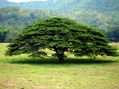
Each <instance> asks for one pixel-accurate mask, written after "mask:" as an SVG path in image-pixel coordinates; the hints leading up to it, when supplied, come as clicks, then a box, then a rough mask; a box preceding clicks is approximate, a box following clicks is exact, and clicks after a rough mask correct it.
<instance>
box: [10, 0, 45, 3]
mask: <svg viewBox="0 0 119 89" xmlns="http://www.w3.org/2000/svg"><path fill="white" fill-rule="evenodd" d="M8 1H9V2H16V3H20V2H30V1H47V0H8Z"/></svg>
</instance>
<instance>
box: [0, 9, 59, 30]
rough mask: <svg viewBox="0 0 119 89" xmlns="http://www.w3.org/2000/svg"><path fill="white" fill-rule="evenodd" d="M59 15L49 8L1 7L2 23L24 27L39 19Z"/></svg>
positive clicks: (0, 21) (0, 18)
mask: <svg viewBox="0 0 119 89" xmlns="http://www.w3.org/2000/svg"><path fill="white" fill-rule="evenodd" d="M53 16H58V13H56V12H52V11H48V10H40V9H39V10H28V9H23V8H20V7H5V8H0V25H6V26H15V27H18V28H20V29H23V28H24V27H25V26H27V25H29V24H31V23H32V22H35V21H36V20H39V19H45V18H49V17H53Z"/></svg>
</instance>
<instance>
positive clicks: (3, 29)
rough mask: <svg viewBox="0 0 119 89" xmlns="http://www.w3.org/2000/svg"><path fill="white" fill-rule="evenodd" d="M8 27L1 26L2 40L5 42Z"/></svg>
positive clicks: (0, 35)
mask: <svg viewBox="0 0 119 89" xmlns="http://www.w3.org/2000/svg"><path fill="white" fill-rule="evenodd" d="M7 33H8V29H7V28H6V27H4V26H3V27H2V26H0V42H4V40H5V37H6V34H7Z"/></svg>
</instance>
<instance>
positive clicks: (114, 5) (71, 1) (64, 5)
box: [0, 0, 119, 12]
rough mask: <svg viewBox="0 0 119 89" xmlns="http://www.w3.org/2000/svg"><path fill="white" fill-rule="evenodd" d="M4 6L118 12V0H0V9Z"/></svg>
mask: <svg viewBox="0 0 119 89" xmlns="http://www.w3.org/2000/svg"><path fill="white" fill-rule="evenodd" d="M5 6H20V7H22V8H27V9H50V10H59V11H69V10H76V9H86V10H96V11H101V12H110V11H118V12H119V10H118V9H119V0H46V1H32V2H22V3H13V2H8V1H7V0H0V7H5Z"/></svg>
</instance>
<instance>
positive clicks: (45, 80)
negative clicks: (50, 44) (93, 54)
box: [0, 43, 119, 89]
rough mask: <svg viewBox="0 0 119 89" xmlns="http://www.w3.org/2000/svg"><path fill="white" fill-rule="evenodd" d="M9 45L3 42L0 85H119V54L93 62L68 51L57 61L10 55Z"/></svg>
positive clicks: (70, 88) (7, 88)
mask: <svg viewBox="0 0 119 89" xmlns="http://www.w3.org/2000/svg"><path fill="white" fill-rule="evenodd" d="M7 45H8V44H6V43H1V44H0V89H119V61H118V59H119V57H106V56H105V57H98V58H97V60H94V61H92V62H90V61H89V59H88V58H86V57H82V58H74V57H73V56H72V55H69V56H70V58H67V59H66V60H65V63H58V62H57V60H56V58H46V59H38V58H29V57H27V55H19V56H12V57H7V56H5V55H4V53H5V50H7V47H6V46H7ZM112 45H114V46H115V44H112ZM116 47H118V45H116Z"/></svg>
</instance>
